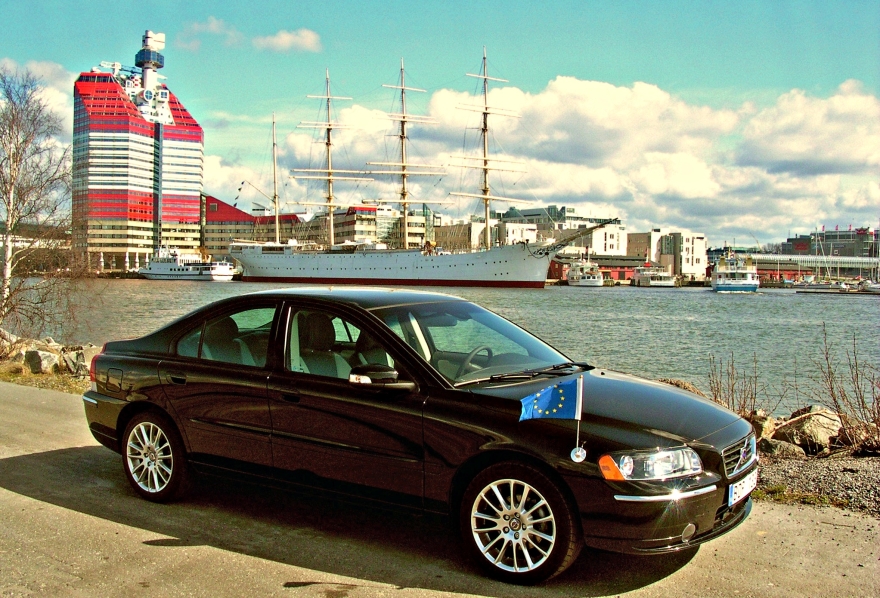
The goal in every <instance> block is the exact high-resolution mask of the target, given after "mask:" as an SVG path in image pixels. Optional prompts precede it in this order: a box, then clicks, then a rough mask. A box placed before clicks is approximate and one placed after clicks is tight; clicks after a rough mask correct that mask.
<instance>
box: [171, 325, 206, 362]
mask: <svg viewBox="0 0 880 598" xmlns="http://www.w3.org/2000/svg"><path fill="white" fill-rule="evenodd" d="M201 340H202V325H201V324H199V327H198V328H196V329H195V330H193V331H192V332H189V333H187V334H186V335H184V336H183V338H181V339H180V340H179V341H177V354H178V355H180V356H181V357H198V356H199V343H200V342H201Z"/></svg>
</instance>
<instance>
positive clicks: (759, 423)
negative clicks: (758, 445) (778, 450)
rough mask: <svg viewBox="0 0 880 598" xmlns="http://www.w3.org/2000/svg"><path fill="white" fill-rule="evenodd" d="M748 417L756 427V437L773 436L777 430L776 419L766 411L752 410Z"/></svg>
mask: <svg viewBox="0 0 880 598" xmlns="http://www.w3.org/2000/svg"><path fill="white" fill-rule="evenodd" d="M746 419H747V420H748V421H749V423H750V424H752V428H754V429H755V437H756V438H773V433H774V432H776V419H775V418H774V417H773V416H770V415H767V414H766V413H765V412H764V411H760V410H759V411H752V412H751V413H750V414H749V415H748V417H746Z"/></svg>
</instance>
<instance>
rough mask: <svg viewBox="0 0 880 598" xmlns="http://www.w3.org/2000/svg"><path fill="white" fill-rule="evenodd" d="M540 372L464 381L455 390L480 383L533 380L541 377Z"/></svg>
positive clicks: (456, 385)
mask: <svg viewBox="0 0 880 598" xmlns="http://www.w3.org/2000/svg"><path fill="white" fill-rule="evenodd" d="M540 375H541V374H540V372H536V371H535V370H525V371H523V372H510V373H508V374H492V375H491V376H486V377H485V378H474V379H473V380H462V381H461V382H456V383H455V384H453V386H454V387H455V388H459V387H461V386H468V385H470V384H478V383H480V382H499V381H501V380H531V379H532V378H534V377H535V376H540Z"/></svg>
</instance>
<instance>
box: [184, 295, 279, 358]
mask: <svg viewBox="0 0 880 598" xmlns="http://www.w3.org/2000/svg"><path fill="white" fill-rule="evenodd" d="M274 318H275V307H256V308H250V309H245V310H241V311H237V312H232V313H228V314H224V315H222V316H220V317H217V318H214V319H212V320H209V321H208V322H207V323H206V324H205V325H204V330H203V329H202V326H199V327H198V328H196V329H194V330H193V331H192V332H189V333H187V334H186V335H184V336H183V337H182V338H181V339H180V340H179V341H178V342H177V354H178V355H181V356H184V357H197V356H200V357H201V358H202V359H207V360H209V361H220V362H223V363H229V364H235V365H246V366H253V367H264V366H265V365H266V358H267V355H268V352H269V333H270V331H271V329H272V322H273V320H274ZM200 344H201V351H199V345H200Z"/></svg>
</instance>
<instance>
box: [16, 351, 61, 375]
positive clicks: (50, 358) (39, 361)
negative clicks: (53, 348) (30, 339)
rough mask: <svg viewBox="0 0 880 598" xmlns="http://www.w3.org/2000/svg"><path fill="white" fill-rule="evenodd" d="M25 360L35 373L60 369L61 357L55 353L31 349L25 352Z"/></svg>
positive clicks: (48, 372) (47, 372)
mask: <svg viewBox="0 0 880 598" xmlns="http://www.w3.org/2000/svg"><path fill="white" fill-rule="evenodd" d="M24 360H25V362H26V363H27V365H28V367H30V368H31V373H34V374H51V373H53V372H55V371H57V370H58V369H59V365H58V360H59V357H58V355H55V354H54V353H48V352H46V351H36V350H31V351H28V352H27V353H25V356H24Z"/></svg>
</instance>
